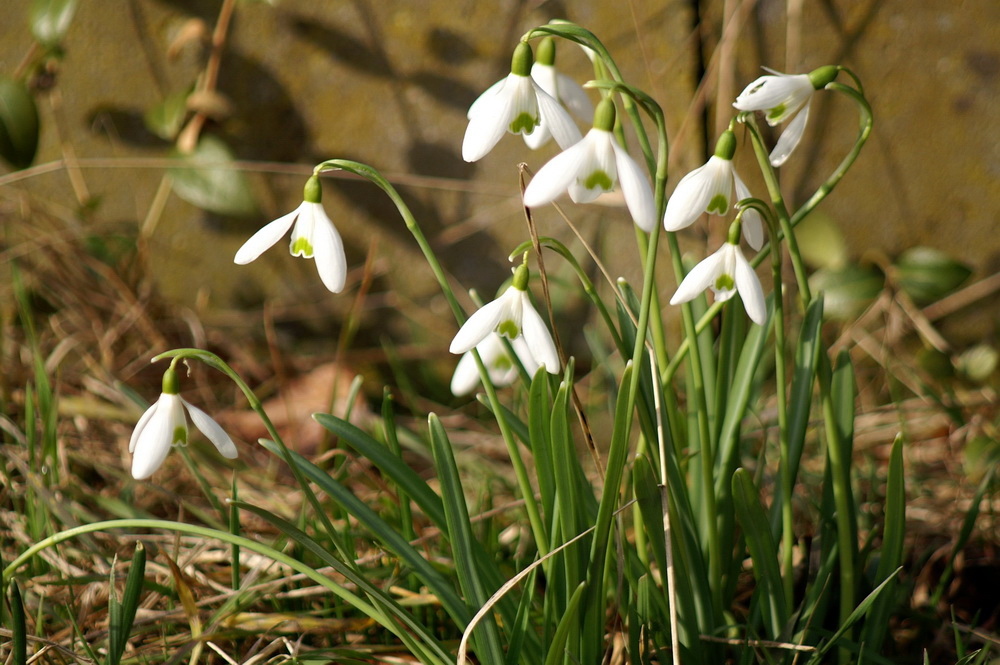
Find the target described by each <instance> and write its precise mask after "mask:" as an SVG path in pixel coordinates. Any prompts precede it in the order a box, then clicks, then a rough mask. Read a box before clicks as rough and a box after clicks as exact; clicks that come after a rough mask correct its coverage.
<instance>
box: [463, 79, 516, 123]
mask: <svg viewBox="0 0 1000 665" xmlns="http://www.w3.org/2000/svg"><path fill="white" fill-rule="evenodd" d="M506 81H507V79H506V78H502V79H500V80H499V81H497V82H496V83H494V84H493V85H491V86H490V87H488V88H486V91H485V92H483V94H481V95H479V97H478V98H476V101H474V102H472V106H470V107H469V112H468V113H467V114H466V116H465V117H466V118H469V119H471V118H472V116H474V115H475V114H476V113H478V112H479V111H480V110H481V109H482V107H483V106H484V105H486V104H487V103H488V101H489V99H490V98H491V97H493V95H495V94H497V91H499V90H500V88H501V87H502V86H503V84H504V82H506Z"/></svg>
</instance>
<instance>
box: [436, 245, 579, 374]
mask: <svg viewBox="0 0 1000 665" xmlns="http://www.w3.org/2000/svg"><path fill="white" fill-rule="evenodd" d="M527 289H528V266H527V265H525V264H522V265H520V266H519V267H518V268H517V270H515V271H514V279H513V283H512V284H511V286H510V287H508V288H507V290H506V291H504V292H503V293H502V294H501V295H500V297H498V298H497V299H496V300H494V301H492V302H490V303H487V304H485V305H483V306H482V307H481V308H479V310H478V311H476V312H475V313H474V314H473V315H472V316H470V317H469V320H468V321H466V322H465V324H464V325H463V326H462V327H461V329H459V331H458V334H457V335H455V339H453V340H452V341H451V346H450V347H449V351H451V352H452V353H466V352H467V351H470V350H472V349H473V348H474V347H477V346H479V344H480V343H482V342H483V341H484V340H485V339H486V338H487V337H489V336H490V335H491V334H493V333H497V334H500V335H503V336H504V337H506V338H507V339H509V340H515V339H517V338H519V337H523V338H524V341H525V343H526V346H527V351H528V353H529V354H530V356H531V359H532V360H533V361H534V362H535V364H536V366H537V367H545V371H547V372H548V373H549V374H557V373H558V372H559V369H560V362H559V354H558V353H557V352H556V345H555V342H553V341H552V334H551V333H550V332H549V329H548V328H546V327H545V322H544V321H543V320H542V317H541V315H539V313H538V312H537V311H536V310H535V306H534V305H532V304H531V299H530V298H528V291H527Z"/></svg>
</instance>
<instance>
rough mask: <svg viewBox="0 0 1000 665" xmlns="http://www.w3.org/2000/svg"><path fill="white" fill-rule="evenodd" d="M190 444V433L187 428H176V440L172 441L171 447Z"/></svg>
mask: <svg viewBox="0 0 1000 665" xmlns="http://www.w3.org/2000/svg"><path fill="white" fill-rule="evenodd" d="M187 442H188V431H187V427H175V428H174V438H173V439H172V440H171V441H170V445H173V446H176V445H181V446H186V445H187Z"/></svg>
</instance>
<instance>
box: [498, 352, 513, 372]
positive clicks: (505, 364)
mask: <svg viewBox="0 0 1000 665" xmlns="http://www.w3.org/2000/svg"><path fill="white" fill-rule="evenodd" d="M513 366H514V362H513V361H512V360H511V359H510V357H509V356H508V355H507V354H506V353H505V354H503V355H500V356H497V357H496V359H495V360H494V361H493V369H501V370H508V369H510V368H511V367H513Z"/></svg>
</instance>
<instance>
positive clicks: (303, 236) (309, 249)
mask: <svg viewBox="0 0 1000 665" xmlns="http://www.w3.org/2000/svg"><path fill="white" fill-rule="evenodd" d="M302 198H303V201H302V204H301V205H300V206H299V207H298V208H296V209H295V210H293V211H292V212H290V213H288V214H287V215H282V216H281V217H279V218H278V219H276V220H274V221H273V222H271V223H269V224H267V225H266V226H264V227H263V228H262V229H260V230H259V231H257V233H255V234H253V235H252V236H250V239H249V240H247V241H246V242H245V243H243V246H242V247H240V248H239V250H238V251H237V252H236V257H235V258H234V259H233V262H234V263H237V264H239V265H246V264H247V263H250V262H251V261H254V260H255V259H256V258H257V257H259V256H260V255H261V254H263V253H264V252H265V251H266V250H268V249H270V247H271V246H272V245H274V244H275V243H276V242H278V241H279V240H281V238H282V237H284V235H285V234H286V233H288V229H290V228H291V229H292V240H291V244H290V246H289V251H291V253H292V256H301V257H304V258H307V259H313V258H314V259H316V269H317V270H318V271H319V277H320V279H321V280H323V285H324V286H326V288H327V289H329V290H330V291H331V292H332V293H340V292H341V291H343V290H344V283H345V282H346V280H347V256H346V255H345V254H344V243H343V241H342V240H341V239H340V234H339V233H337V228H336V227H335V226H334V225H333V222H331V221H330V218H329V217H328V216H327V214H326V210H324V209H323V204H322V202H321V201H322V198H323V189H322V185H320V182H319V177H318V176H316V175H315V174H314V175H312V176H310V177H309V180H307V181H306V186H305V189H304V191H303V196H302ZM292 224H294V225H295V227H294V228H292Z"/></svg>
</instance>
